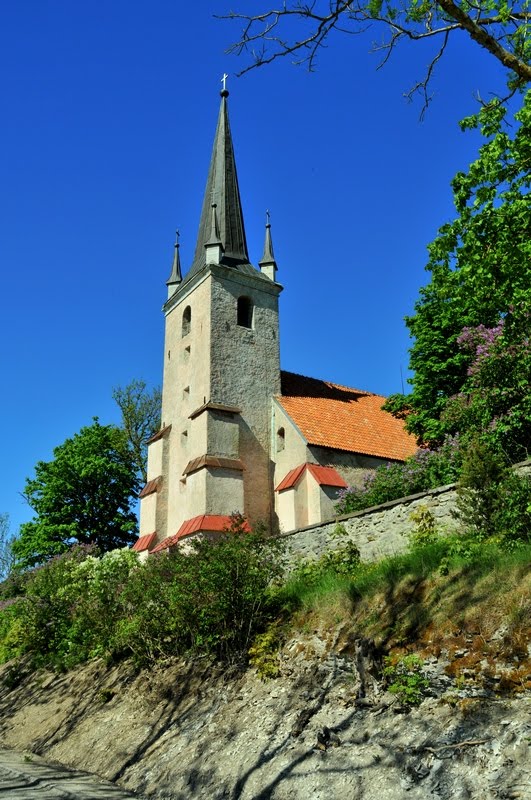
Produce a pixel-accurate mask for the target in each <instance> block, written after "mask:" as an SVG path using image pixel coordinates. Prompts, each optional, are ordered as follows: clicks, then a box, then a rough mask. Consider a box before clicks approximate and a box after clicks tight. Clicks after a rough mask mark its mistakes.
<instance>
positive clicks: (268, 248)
mask: <svg viewBox="0 0 531 800" xmlns="http://www.w3.org/2000/svg"><path fill="white" fill-rule="evenodd" d="M270 218H271V215H270V214H269V211H266V232H265V242H264V254H263V256H262V258H261V259H260V261H259V262H258V266H259V267H260V271H261V272H262V274H263V275H267V277H268V278H271V280H272V281H275V280H276V274H277V262H276V261H275V254H274V253H273V241H272V239H271V222H270V221H269V220H270Z"/></svg>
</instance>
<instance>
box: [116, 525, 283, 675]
mask: <svg viewBox="0 0 531 800" xmlns="http://www.w3.org/2000/svg"><path fill="white" fill-rule="evenodd" d="M280 547H281V544H280V542H279V541H278V540H273V539H269V538H268V537H267V536H265V535H264V534H263V533H246V532H245V531H244V530H243V529H242V527H241V525H239V523H238V520H237V519H235V521H234V524H233V529H232V530H231V531H227V532H226V533H224V534H223V535H222V536H220V537H219V538H218V539H217V540H215V541H209V540H208V539H203V540H201V541H193V542H192V543H191V550H190V551H189V552H187V553H184V552H183V551H182V550H176V551H175V552H173V553H171V554H170V555H169V556H165V555H162V556H160V557H158V558H157V557H152V558H150V559H148V561H147V563H146V564H145V565H143V566H142V568H141V569H140V570H139V571H138V573H137V574H135V575H133V576H132V579H131V580H130V581H129V582H128V584H127V586H126V587H124V591H123V600H122V602H123V605H124V609H125V610H127V609H129V612H128V613H124V614H123V616H122V618H121V620H120V622H119V625H118V627H117V631H116V641H115V645H116V647H117V649H119V650H122V651H125V652H127V651H129V652H131V653H132V654H133V655H134V657H135V659H136V660H137V661H138V662H140V663H149V662H150V661H153V660H155V659H159V658H163V657H167V656H170V655H175V654H177V653H180V654H185V653H188V654H210V655H212V656H216V657H218V658H221V659H223V660H225V661H230V662H234V661H240V660H242V659H245V658H246V657H247V651H248V648H249V646H250V644H251V642H252V640H253V638H254V636H255V634H256V633H257V632H258V631H260V630H263V628H264V627H265V625H266V624H267V623H268V622H269V621H270V619H271V618H272V616H273V615H274V613H275V609H276V604H275V600H274V593H273V591H272V587H273V585H274V583H275V581H277V580H278V579H279V577H280V575H281V572H282V551H281V549H280Z"/></svg>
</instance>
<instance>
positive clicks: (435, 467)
mask: <svg viewBox="0 0 531 800" xmlns="http://www.w3.org/2000/svg"><path fill="white" fill-rule="evenodd" d="M460 465H461V451H460V446H459V438H458V437H456V436H453V437H452V436H448V437H447V438H446V439H445V441H444V443H443V445H442V446H441V447H439V448H437V449H430V448H422V449H419V450H417V452H416V453H415V455H414V456H411V458H408V459H406V461H405V462H404V463H396V462H395V463H387V464H383V465H382V466H381V467H378V468H377V469H376V470H374V471H371V472H366V473H365V475H364V476H363V480H362V483H361V485H360V486H359V487H353V486H348V487H347V488H346V489H343V490H341V492H340V493H339V496H338V502H337V504H336V511H337V513H338V514H349V513H351V512H353V511H361V510H362V509H364V508H370V507H371V506H376V505H379V504H380V503H385V502H387V501H389V500H397V499H398V498H400V497H407V496H408V495H411V494H416V493H417V492H423V491H426V490H427V489H434V488H435V487H437V486H444V485H446V484H448V483H453V482H454V481H455V480H457V477H458V475H459V468H460Z"/></svg>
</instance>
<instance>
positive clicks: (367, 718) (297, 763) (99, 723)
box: [0, 630, 531, 800]
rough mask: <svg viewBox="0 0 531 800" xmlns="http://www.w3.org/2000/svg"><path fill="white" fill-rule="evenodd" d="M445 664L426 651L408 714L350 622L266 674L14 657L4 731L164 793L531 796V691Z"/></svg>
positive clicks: (213, 797)
mask: <svg viewBox="0 0 531 800" xmlns="http://www.w3.org/2000/svg"><path fill="white" fill-rule="evenodd" d="M447 666H448V665H447V663H446V662H445V659H444V656H443V655H442V654H441V656H440V657H438V658H435V657H432V658H429V659H428V661H427V663H426V665H425V667H424V674H425V677H426V679H427V683H428V686H427V687H426V688H425V689H424V699H423V702H422V703H421V705H420V706H419V707H417V708H413V709H410V710H407V709H404V708H402V707H401V705H400V703H399V702H398V701H397V698H396V696H395V695H393V694H390V693H389V692H388V691H387V690H386V687H385V685H384V684H383V683H382V680H381V670H380V667H381V664H380V655H379V653H378V651H377V650H376V648H375V647H374V645H373V644H372V642H370V641H368V640H364V639H359V638H358V639H356V638H354V639H352V638H351V637H350V636H349V635H346V634H344V632H342V631H341V630H334V631H313V632H310V633H307V634H305V635H304V636H299V637H297V638H295V639H293V640H291V641H290V642H288V643H287V644H286V645H285V647H284V649H283V651H282V654H281V657H280V677H278V678H277V679H275V680H270V681H267V682H264V681H261V680H260V679H259V677H258V676H257V675H256V673H255V671H253V670H247V671H245V672H241V671H239V670H237V669H235V668H233V669H222V668H221V667H219V666H214V665H212V664H211V663H207V662H206V661H199V662H195V663H185V662H182V661H180V662H174V663H168V664H166V665H160V666H159V667H158V668H157V669H156V670H154V671H150V672H147V671H143V672H140V673H134V672H133V670H132V668H131V667H130V666H127V665H119V666H115V667H111V668H108V667H106V666H105V665H104V664H103V663H102V662H92V663H90V664H88V665H87V666H85V667H83V668H81V669H78V670H76V671H74V672H71V673H68V674H65V675H54V674H49V673H40V674H28V675H24V674H22V673H21V672H20V671H18V672H17V671H16V669H15V668H13V667H12V666H11V667H10V666H9V665H6V666H4V667H3V668H2V672H1V673H0V681H1V682H2V689H1V696H0V714H1V723H0V739H1V742H2V744H3V745H4V746H6V747H11V748H15V749H18V750H25V749H28V750H31V751H34V752H36V753H38V754H40V755H42V756H44V757H45V758H48V759H52V760H55V761H58V762H60V763H63V764H66V765H69V766H73V767H76V768H78V769H84V770H89V771H91V772H94V773H97V774H99V775H101V776H102V777H105V778H107V779H110V780H112V781H115V782H118V783H119V784H120V785H121V786H123V787H126V788H127V789H129V790H133V791H137V792H139V793H140V794H141V795H143V796H145V797H147V798H159V799H160V800H162V799H164V800H170V799H171V800H184V799H185V798H186V799H188V798H194V800H196V799H201V798H205V799H206V798H208V800H221V798H231V799H232V800H236V798H241V800H265V798H271V800H288V798H289V800H299V799H300V800H307V798H312V800H321V799H322V800H330V798H345V799H346V798H356V799H357V800H401V799H402V798H404V800H405V798H408V800H409V799H410V800H427V799H428V798H438V799H439V800H450V798H451V800H464V799H465V798H482V800H483V799H484V800H490V798H492V799H493V800H494V798H531V772H530V764H531V751H530V743H531V719H530V715H529V708H530V706H529V703H530V700H531V697H530V694H529V692H527V693H525V692H524V693H522V694H521V695H519V696H518V697H505V698H503V697H499V696H496V694H495V693H494V691H492V690H488V689H485V688H484V687H481V686H479V684H478V685H472V684H470V685H467V686H463V685H461V686H456V685H455V680H454V678H453V677H452V676H451V674H448V673H449V670H448V669H447ZM450 672H451V671H450Z"/></svg>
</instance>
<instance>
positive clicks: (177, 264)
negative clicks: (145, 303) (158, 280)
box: [166, 231, 183, 297]
mask: <svg viewBox="0 0 531 800" xmlns="http://www.w3.org/2000/svg"><path fill="white" fill-rule="evenodd" d="M179 236H180V234H179V231H175V244H174V247H173V264H172V265H171V272H170V277H169V278H168V280H167V281H166V286H167V287H168V297H170V296H171V295H172V294H173V293H174V292H175V290H176V289H177V287H178V285H179V284H180V283H181V281H182V279H183V276H182V273H181V257H180V255H179Z"/></svg>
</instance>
